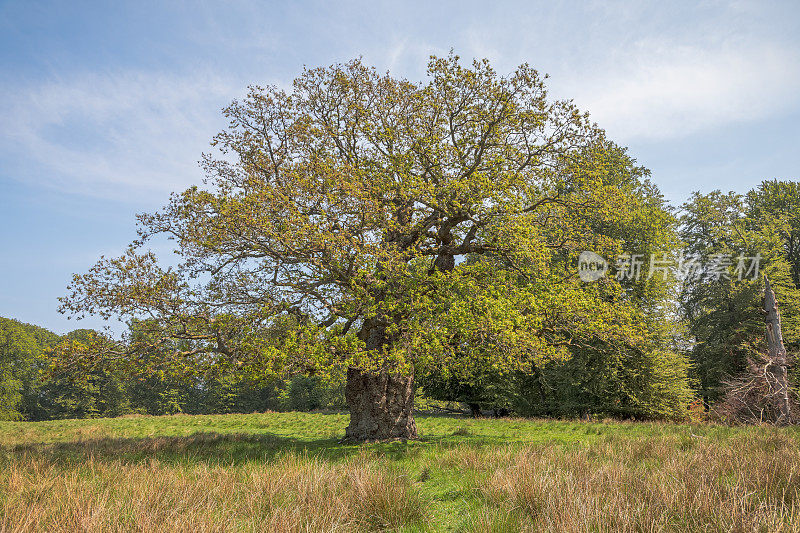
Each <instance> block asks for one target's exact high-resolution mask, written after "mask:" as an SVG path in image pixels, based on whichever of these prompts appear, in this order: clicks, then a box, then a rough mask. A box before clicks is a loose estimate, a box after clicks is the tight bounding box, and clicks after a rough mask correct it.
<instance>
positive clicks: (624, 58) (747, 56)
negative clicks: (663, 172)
mask: <svg viewBox="0 0 800 533" xmlns="http://www.w3.org/2000/svg"><path fill="white" fill-rule="evenodd" d="M611 57H612V59H611V60H610V61H608V62H607V63H604V64H603V65H601V68H591V69H588V70H587V71H585V72H582V73H575V74H573V75H571V76H554V78H555V79H556V80H558V79H559V78H561V82H560V83H559V84H558V86H557V90H558V94H559V95H563V96H567V97H573V98H574V100H575V102H576V103H577V104H578V105H579V106H580V107H581V108H582V109H584V110H587V111H589V112H590V113H591V115H592V117H593V119H594V120H596V121H597V122H598V124H599V125H600V126H602V127H604V128H606V129H607V130H608V131H609V133H610V134H611V136H612V138H615V139H619V140H623V141H628V140H631V139H642V138H644V139H667V138H676V137H682V136H684V135H687V134H691V133H695V132H701V131H707V130H711V129H714V128H720V127H724V126H726V125H727V124H731V123H736V122H744V121H748V120H757V119H762V118H768V117H771V116H774V115H776V114H778V113H781V112H785V111H791V110H794V109H796V108H797V107H798V104H799V103H800V102H799V101H798V98H797V93H798V91H799V90H800V53H798V52H797V51H795V50H794V49H793V48H788V47H781V46H778V45H776V44H770V43H752V44H748V43H738V44H737V45H731V44H721V45H720V46H718V47H708V46H707V47H698V46H686V45H675V44H671V43H668V42H664V41H647V42H640V43H639V44H638V45H636V46H635V47H634V48H633V49H631V50H630V51H622V52H618V53H616V54H614V55H613V56H611Z"/></svg>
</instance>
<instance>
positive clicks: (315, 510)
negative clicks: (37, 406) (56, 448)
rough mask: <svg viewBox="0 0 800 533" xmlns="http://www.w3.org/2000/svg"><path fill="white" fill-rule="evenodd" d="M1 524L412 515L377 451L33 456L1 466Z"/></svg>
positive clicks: (402, 487)
mask: <svg viewBox="0 0 800 533" xmlns="http://www.w3.org/2000/svg"><path fill="white" fill-rule="evenodd" d="M2 485H3V487H2V503H0V516H1V517H2V518H1V519H0V520H1V521H0V530H2V531H4V532H5V531H8V532H12V531H13V532H18V531H19V532H22V531H54V532H60V531H63V532H76V531H82V532H107V531H111V532H113V531H174V532H195V531H278V532H283V531H285V532H290V531H291V532H300V531H364V530H381V529H396V528H398V527H400V526H403V525H406V524H410V523H414V522H418V521H419V520H420V518H421V517H422V504H421V502H420V500H419V497H418V495H417V493H416V492H415V491H414V489H413V488H412V487H411V484H410V482H409V481H408V480H407V479H405V478H402V477H400V476H398V475H392V474H391V473H390V472H389V471H388V470H386V469H382V468H380V465H379V464H378V463H377V462H374V461H365V460H363V459H361V458H358V457H356V458H354V459H352V460H348V461H346V462H344V463H341V464H338V465H333V464H328V463H326V462H323V461H319V460H315V459H309V458H304V457H298V456H295V455H288V454H287V455H283V456H281V457H280V458H278V459H277V460H276V461H274V462H272V463H270V464H268V465H266V466H265V465H256V464H251V465H244V466H241V467H232V466H227V467H223V466H210V465H208V464H204V463H199V464H195V465H192V466H191V467H181V466H174V465H166V464H162V463H159V462H157V461H150V462H149V464H124V463H122V462H119V461H111V462H107V461H100V460H97V459H94V458H91V459H89V460H87V461H86V462H85V463H84V464H82V465H81V466H80V467H78V468H70V469H65V468H62V467H61V466H60V465H55V464H52V463H48V461H46V460H43V459H42V458H35V457H32V456H29V457H26V458H23V459H18V460H16V461H14V462H13V463H11V464H10V465H8V466H7V468H6V471H5V472H3V474H2Z"/></svg>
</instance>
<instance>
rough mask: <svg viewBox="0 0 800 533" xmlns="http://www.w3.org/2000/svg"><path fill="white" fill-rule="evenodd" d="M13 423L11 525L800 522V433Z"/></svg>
mask: <svg viewBox="0 0 800 533" xmlns="http://www.w3.org/2000/svg"><path fill="white" fill-rule="evenodd" d="M417 423H418V426H419V428H420V432H421V435H422V438H421V440H419V441H416V442H407V443H404V442H389V443H375V444H365V445H361V446H357V445H343V444H339V443H338V438H339V437H340V436H341V435H342V433H343V429H344V427H345V426H346V425H347V416H346V415H341V414H310V413H265V414H251V415H216V416H166V417H144V416H142V417H125V418H117V419H100V420H63V421H53V422H36V423H32V422H20V423H16V422H2V423H0V446H2V456H1V458H0V530H2V531H70V532H71V531H97V532H100V531H103V532H105V531H187V532H188V531H287V532H288V531H364V530H393V531H475V532H484V531H615V532H616V531H770V532H773V531H800V448H798V444H800V439H799V438H798V437H800V432H798V430H795V429H793V428H792V429H776V428H769V427H758V428H756V427H751V428H728V427H722V426H712V425H691V426H690V425H675V424H649V423H619V422H609V423H588V422H558V421H543V420H523V419H502V420H488V419H485V420H472V419H464V418H457V417H434V416H428V417H425V416H421V417H418V419H417Z"/></svg>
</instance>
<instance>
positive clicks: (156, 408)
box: [0, 167, 800, 420]
mask: <svg viewBox="0 0 800 533" xmlns="http://www.w3.org/2000/svg"><path fill="white" fill-rule="evenodd" d="M634 170H636V171H639V172H644V173H645V175H646V171H644V170H643V169H639V168H638V167H636V168H634ZM637 177H638V176H637ZM631 183H632V184H635V185H630V186H629V189H628V190H626V189H625V188H626V187H628V185H626V184H625V183H620V184H618V187H619V188H620V189H621V190H623V191H624V192H625V194H626V196H625V197H626V198H627V203H626V205H625V208H626V209H627V212H626V213H627V214H626V220H625V221H624V223H621V224H619V225H617V226H615V227H604V226H603V225H601V224H598V227H596V228H594V230H593V237H592V239H593V240H592V242H586V243H585V247H584V249H586V250H594V249H597V250H598V251H605V252H612V251H616V252H617V253H622V252H635V253H638V254H642V255H643V256H644V257H645V260H644V264H643V265H642V268H643V275H641V276H638V279H637V277H635V276H632V275H631V276H629V277H628V278H627V279H620V280H619V281H620V286H621V287H622V290H623V291H624V297H620V296H619V295H616V296H614V295H611V294H593V296H594V297H598V298H600V299H601V300H602V299H604V298H605V299H606V301H612V302H614V305H615V306H616V308H617V309H620V308H622V309H624V310H625V311H626V314H625V316H626V317H627V322H626V324H625V327H626V328H628V329H626V330H625V331H626V335H627V336H628V339H624V341H623V340H619V341H617V340H615V337H614V336H609V337H607V338H604V339H602V340H601V341H598V339H597V338H596V337H593V336H592V335H591V334H589V333H586V334H584V333H583V332H584V331H587V330H591V326H592V324H589V328H585V327H577V326H576V327H575V328H574V330H573V331H574V332H575V334H574V335H573V336H572V337H571V338H570V339H569V342H565V343H564V350H563V353H562V355H561V356H560V357H557V358H547V359H546V360H543V361H542V362H540V363H537V362H534V363H532V364H531V365H530V368H527V369H525V370H524V371H520V370H518V369H515V370H511V371H508V370H505V369H503V368H502V367H499V366H498V365H496V364H494V362H493V361H494V360H495V359H494V358H491V357H488V356H487V357H486V358H485V361H486V364H485V365H484V364H481V361H482V360H483V359H482V358H481V356H480V350H481V349H482V346H481V345H480V343H479V342H476V341H474V340H468V341H467V342H466V343H465V346H466V348H465V351H468V352H470V353H469V357H468V358H467V357H466V355H465V358H464V361H463V363H462V364H458V361H454V362H453V361H451V364H448V365H446V366H445V365H443V366H440V367H437V366H436V365H434V366H432V367H431V369H427V370H426V371H425V372H424V374H423V375H417V397H416V406H417V408H418V409H426V408H429V407H433V406H436V407H443V406H447V407H450V408H452V407H457V405H455V404H453V403H451V402H460V403H461V404H462V408H467V407H469V408H471V410H472V412H473V413H474V414H478V413H480V412H481V411H483V412H484V413H485V412H486V411H487V410H491V411H492V412H493V413H495V414H506V413H508V414H512V413H513V414H516V415H520V416H549V417H585V416H611V417H617V418H634V419H685V418H687V417H703V416H705V412H706V411H707V410H708V409H709V408H711V407H713V406H714V405H715V403H716V402H718V401H720V399H721V396H722V394H723V389H724V385H725V383H726V381H727V380H729V379H731V378H732V377H733V376H736V375H737V374H739V373H740V372H742V371H743V370H744V369H745V368H746V366H747V361H748V358H751V357H753V356H755V355H757V354H759V353H763V351H764V349H765V341H764V322H763V318H762V313H761V311H760V308H761V305H762V298H763V278H762V277H761V274H766V275H768V276H769V278H770V280H771V282H772V286H773V288H774V290H775V293H776V294H777V298H778V302H779V304H780V309H781V314H782V318H783V334H784V341H785V343H786V346H787V349H788V351H789V353H790V354H791V353H794V352H797V351H798V349H800V308H798V306H799V305H800V297H799V296H800V292H799V291H800V184H799V183H797V182H791V181H777V180H773V181H765V182H763V183H761V184H760V185H759V186H758V187H756V188H754V189H753V190H751V191H749V192H747V193H746V194H744V195H740V194H737V193H734V192H729V193H723V192H720V191H714V192H711V193H709V194H700V193H695V194H693V195H692V197H691V198H690V199H689V200H688V201H687V202H686V203H684V204H683V205H682V206H680V208H678V209H676V208H674V207H672V206H669V205H668V204H667V203H666V202H665V201H664V200H663V198H662V196H661V194H660V193H659V191H658V190H657V188H656V187H655V186H654V185H652V183H650V182H649V181H647V180H646V179H645V180H644V181H639V180H638V179H632V180H631ZM600 222H602V221H600ZM603 243H605V245H608V243H612V245H613V246H611V247H609V248H607V249H605V250H601V249H600V247H602V246H603V245H604V244H603ZM652 253H657V254H664V253H666V254H672V256H675V257H677V256H680V257H691V258H693V259H694V260H695V261H697V263H698V264H702V265H705V266H706V268H705V269H698V270H695V271H690V272H688V273H686V272H685V273H684V275H682V276H659V275H649V274H648V273H647V267H648V266H649V265H648V264H647V262H648V259H647V258H649V254H652ZM681 254H682V255H681ZM740 256H746V257H754V256H758V257H759V258H760V261H759V272H758V275H755V274H756V273H755V272H753V271H752V270H751V271H750V272H747V273H746V274H747V275H744V276H742V279H739V276H738V275H737V273H736V268H737V264H736V258H737V257H740ZM721 258H729V259H728V261H729V262H730V263H725V262H721ZM469 260H474V261H480V260H482V259H480V258H474V259H468V261H469ZM549 261H551V262H552V263H553V264H552V265H551V267H552V268H551V270H552V271H557V270H558V269H559V268H562V267H563V269H564V270H566V264H567V263H568V262H574V258H572V257H557V256H553V257H551V258H549ZM559 263H563V265H561V264H559ZM708 265H716V266H717V268H716V269H714V268H709V267H708ZM572 266H573V267H574V265H572ZM612 275H613V274H612ZM622 277H623V278H624V276H622ZM619 278H620V276H618V279H619ZM600 290H601V289H600V288H599V286H596V285H591V284H585V283H582V282H580V281H577V280H575V279H574V278H573V279H565V280H561V281H560V282H558V283H555V282H552V280H551V284H550V286H549V292H551V293H552V294H553V295H554V296H558V295H559V294H565V295H570V294H572V295H575V294H581V293H591V292H593V291H600ZM614 298H616V299H614ZM576 309H579V308H577V307H576ZM576 313H577V311H576ZM557 320H558V321H559V322H560V323H561V324H564V325H566V326H567V328H569V324H571V321H573V320H574V321H576V322H577V321H583V320H585V317H584V316H583V315H580V316H579V315H578V314H576V315H575V316H573V317H569V316H559V317H557ZM594 320H597V321H600V322H602V321H604V320H607V321H615V320H619V315H618V314H616V313H613V314H603V313H598V314H597V315H595V317H594ZM607 326H608V324H602V323H598V325H597V329H603V328H604V327H607ZM128 327H129V332H128V335H126V338H128V339H133V340H135V339H136V338H137V337H139V336H146V335H148V331H149V330H148V325H147V323H146V322H132V323H130V324H129V326H128ZM290 330H291V324H286V328H285V330H282V328H281V327H280V324H278V325H276V326H274V327H273V329H272V330H271V331H269V332H266V333H265V335H266V336H267V337H268V338H267V339H265V343H267V345H271V346H273V347H274V348H275V349H280V347H282V346H285V345H286V334H287V332H288V331H290ZM103 335H104V334H103V333H101V332H97V331H93V330H86V329H79V330H75V331H72V332H70V333H68V334H66V335H63V336H59V335H56V334H54V333H52V332H50V331H48V330H46V329H43V328H41V327H38V326H35V325H31V324H24V323H21V322H19V321H16V320H14V319H13V318H0V418H2V419H7V420H48V419H60V418H90V417H113V416H120V415H123V414H129V413H142V414H151V415H160V414H174V413H192V414H199V413H208V414H211V413H234V412H237V413H247V412H260V411H267V410H274V411H282V410H300V411H304V410H316V409H333V410H339V409H344V408H345V406H346V404H345V399H344V376H342V375H337V374H336V373H335V372H334V373H324V374H320V375H317V376H315V375H311V376H309V375H302V374H296V375H291V374H288V373H287V374H281V375H276V374H272V373H262V372H250V371H242V369H240V368H237V367H236V366H235V365H234V364H219V363H216V362H214V363H212V362H211V361H209V363H208V364H206V365H204V364H196V365H191V367H190V366H187V365H186V364H185V363H184V361H183V360H182V359H181V358H178V357H174V356H173V355H172V354H173V353H176V352H177V351H179V350H180V346H178V345H168V344H164V345H161V346H160V348H159V350H153V351H151V352H149V353H145V354H140V355H138V356H137V357H138V358H139V359H141V358H146V359H150V360H149V361H141V360H137V361H132V360H130V359H129V358H126V357H114V356H113V355H108V356H106V357H104V358H103V359H102V360H100V361H94V362H93V364H92V365H91V366H74V367H67V368H63V365H59V368H58V371H57V372H54V371H53V369H54V365H53V363H54V361H56V360H57V359H58V358H59V357H60V354H61V353H63V352H65V351H74V350H75V349H76V347H80V346H82V345H91V344H92V343H96V342H99V341H100V340H102V337H103ZM582 335H584V338H582ZM631 336H639V337H641V342H638V343H630V342H627V340H629V338H630V337H631ZM476 353H477V356H476ZM454 357H455V358H458V357H459V356H458V354H457V353H456V355H454ZM452 363H455V364H452Z"/></svg>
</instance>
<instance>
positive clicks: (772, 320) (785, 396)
mask: <svg viewBox="0 0 800 533" xmlns="http://www.w3.org/2000/svg"><path fill="white" fill-rule="evenodd" d="M764 313H765V315H764V321H765V322H766V326H767V361H768V366H767V370H766V372H767V377H768V380H769V382H770V388H771V389H772V391H771V392H772V394H773V398H774V403H775V408H776V410H777V412H778V413H780V415H779V417H778V419H777V421H776V423H777V424H789V423H790V422H791V420H792V413H791V402H790V400H789V376H788V371H787V357H786V347H785V346H784V345H783V334H782V332H781V314H780V311H778V302H777V300H776V298H775V293H774V292H773V290H772V287H771V286H770V284H769V278H767V276H764Z"/></svg>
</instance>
